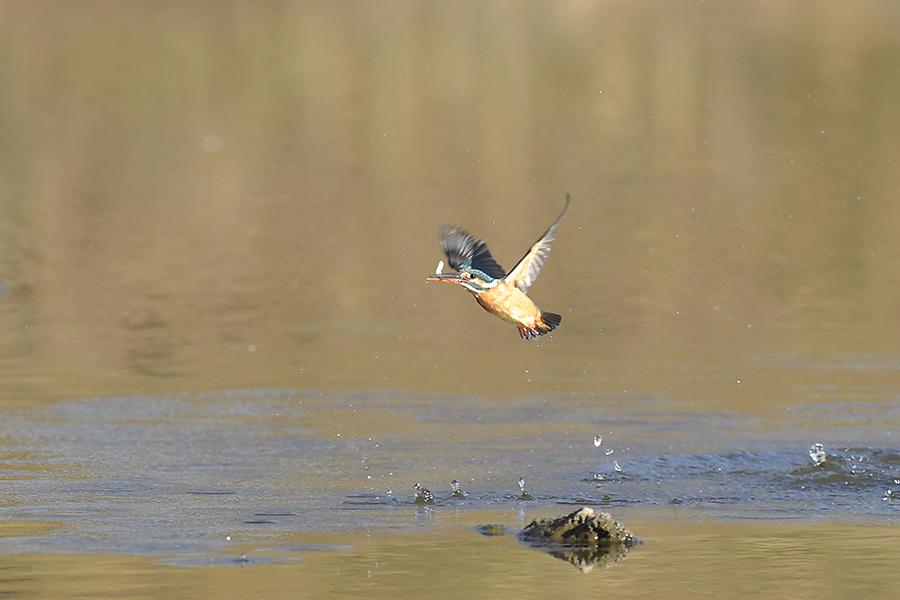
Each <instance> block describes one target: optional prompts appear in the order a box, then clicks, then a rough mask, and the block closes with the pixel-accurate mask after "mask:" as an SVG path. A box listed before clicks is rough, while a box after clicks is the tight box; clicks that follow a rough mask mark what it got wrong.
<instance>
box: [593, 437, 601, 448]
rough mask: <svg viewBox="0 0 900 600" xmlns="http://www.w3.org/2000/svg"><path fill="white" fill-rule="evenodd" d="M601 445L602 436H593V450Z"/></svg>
mask: <svg viewBox="0 0 900 600" xmlns="http://www.w3.org/2000/svg"><path fill="white" fill-rule="evenodd" d="M602 443H603V436H602V435H595V436H594V447H595V448H599V447H600V444H602Z"/></svg>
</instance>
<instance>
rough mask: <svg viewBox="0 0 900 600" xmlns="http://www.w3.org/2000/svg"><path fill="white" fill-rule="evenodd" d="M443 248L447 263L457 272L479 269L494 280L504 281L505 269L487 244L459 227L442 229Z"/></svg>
mask: <svg viewBox="0 0 900 600" xmlns="http://www.w3.org/2000/svg"><path fill="white" fill-rule="evenodd" d="M441 248H443V249H444V254H446V255H447V262H448V263H449V264H450V266H451V267H453V268H454V269H456V270H457V271H462V270H463V269H466V268H473V269H478V270H479V271H481V272H483V273H486V274H487V275H489V276H491V277H493V278H494V279H502V278H503V276H504V275H506V271H504V270H503V267H501V266H500V265H498V264H497V261H495V260H494V257H493V256H491V251H490V250H488V247H487V244H485V243H484V241H483V240H479V239H478V238H477V237H475V236H473V235H470V234H469V233H467V232H466V231H465V230H463V229H460V228H459V227H456V226H454V225H444V226H443V227H441Z"/></svg>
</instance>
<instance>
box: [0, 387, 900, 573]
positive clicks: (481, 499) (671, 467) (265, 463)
mask: <svg viewBox="0 0 900 600" xmlns="http://www.w3.org/2000/svg"><path fill="white" fill-rule="evenodd" d="M815 408H816V407H815V406H813V405H807V406H800V405H795V406H792V407H791V409H792V410H791V411H789V412H787V414H786V418H785V419H784V420H783V421H782V423H781V424H780V425H779V426H778V428H777V430H776V429H772V428H766V427H763V426H761V424H760V423H759V422H757V421H756V420H755V419H754V418H753V417H748V416H746V415H736V414H731V413H728V412H721V411H717V412H709V413H702V412H687V411H683V412H679V411H674V410H670V409H669V410H667V409H666V407H665V406H663V405H662V404H661V403H660V401H659V399H655V398H653V397H649V396H648V397H638V398H626V397H624V396H620V397H578V396H558V397H547V398H527V399H521V400H507V401H505V402H504V403H503V404H502V405H496V406H492V405H491V401H490V400H488V399H484V398H477V397H463V398H451V397H423V396H412V395H397V394H389V393H357V394H336V395H331V394H319V393H303V392H290V391H277V392H266V391H237V392H228V393H221V394H205V395H198V396H161V397H114V398H88V399H73V400H64V401H60V402H58V403H55V404H52V405H50V406H47V407H45V408H42V409H38V410H26V411H20V412H17V413H14V414H12V415H7V416H6V417H5V418H4V419H3V422H2V426H3V430H2V439H3V445H2V460H3V463H2V464H3V472H2V476H3V478H4V479H5V481H6V483H5V484H4V489H5V498H6V505H7V508H6V518H7V519H9V520H14V521H26V520H36V521H42V522H47V523H52V524H54V526H53V527H52V528H50V529H48V530H47V531H46V532H44V533H43V534H40V535H34V536H27V537H7V538H4V539H2V540H0V550H2V551H6V552H45V551H52V552H73V553H75V552H101V553H109V552H127V553H135V554H147V555H157V556H170V555H173V554H174V555H182V554H188V555H209V556H215V555H218V554H221V553H223V552H227V551H228V549H229V545H230V544H231V543H232V540H239V539H244V538H251V539H254V540H256V541H257V543H258V544H260V546H259V549H261V550H276V551H277V550H278V549H279V548H280V547H281V546H283V545H284V544H285V542H284V541H283V540H284V537H285V536H289V535H291V534H296V533H332V534H338V533H351V532H359V531H368V532H378V531H382V532H384V531H409V532H413V531H416V530H418V529H420V528H421V527H422V526H424V525H425V524H426V523H427V524H430V526H432V527H434V526H435V523H434V521H435V516H436V515H440V513H441V512H449V513H456V514H458V513H459V511H463V512H472V513H476V514H477V512H478V511H480V510H494V511H497V510H499V511H501V512H503V511H507V512H508V513H509V515H508V519H507V520H508V522H507V523H506V525H508V526H510V527H513V528H514V527H516V526H521V525H522V524H523V523H520V522H519V521H522V520H523V519H524V518H525V516H526V515H527V516H528V517H534V516H540V514H542V513H547V514H557V513H559V514H562V513H564V512H568V511H570V510H574V509H575V508H577V507H580V506H591V507H595V508H597V509H602V510H607V511H610V512H612V513H613V514H618V515H621V517H622V518H623V519H625V520H626V521H627V519H628V517H631V518H635V516H637V515H641V514H642V512H641V511H649V512H650V513H652V514H656V513H658V512H659V511H661V510H662V511H664V510H666V509H678V510H679V511H680V512H682V513H684V512H689V513H692V514H694V515H698V516H701V517H702V518H713V519H761V520H783V519H789V520H799V521H804V522H813V523H815V522H820V521H827V520H834V521H839V522H842V523H866V522H871V521H886V522H892V521H893V520H894V519H896V517H897V510H900V504H898V502H900V499H898V498H897V497H896V496H894V495H892V494H894V491H893V490H898V491H900V450H898V448H897V446H896V445H892V444H891V443H890V442H891V437H892V432H893V431H894V429H893V425H894V424H897V423H898V422H900V409H898V408H897V406H896V405H895V404H893V403H888V404H881V405H869V406H860V405H858V404H856V405H853V406H849V405H845V406H840V405H838V406H835V405H830V407H829V409H828V411H827V414H825V415H824V419H823V420H822V427H821V428H820V429H819V430H818V433H817V437H811V436H810V433H809V431H808V430H807V429H806V428H805V427H803V428H799V427H798V426H797V425H798V423H800V422H802V423H804V424H805V423H807V422H808V418H809V417H808V411H810V410H813V409H815ZM792 414H796V415H797V419H796V420H793V421H792V419H791V415H792ZM836 415H840V421H841V426H840V427H837V428H836V427H834V426H833V424H827V423H825V422H827V421H828V420H829V419H830V418H831V417H832V416H836ZM876 423H878V424H880V425H878V426H876V425H875V424H876ZM847 429H852V430H857V429H861V430H862V431H864V432H865V435H863V436H860V437H862V438H863V439H864V440H867V441H868V442H871V444H867V445H859V444H857V445H852V446H848V445H846V443H844V444H841V443H839V440H840V435H841V431H846V430H847ZM879 438H880V439H879ZM820 440H824V441H825V444H824V452H825V455H826V456H825V458H824V460H822V462H821V464H816V462H815V461H814V460H813V458H811V456H810V447H811V445H812V444H813V443H816V442H820ZM598 444H599V445H598ZM519 478H522V479H523V480H524V482H523V484H524V489H521V488H520V487H519V485H518V480H519ZM454 479H455V480H458V482H459V484H460V491H461V492H463V493H464V494H465V495H464V497H453V490H452V489H451V486H450V482H451V481H452V480H454ZM416 482H420V483H421V485H423V486H424V487H425V488H427V489H429V490H431V491H432V493H433V494H434V498H435V502H434V504H433V505H429V506H428V507H427V512H424V513H423V512H422V511H423V510H425V509H426V507H422V506H419V505H416V503H415V493H414V491H413V486H414V484H415V483H416ZM523 492H524V494H527V496H525V497H526V498H527V500H523ZM457 496H460V494H457ZM417 511H418V512H417ZM413 513H416V514H417V515H418V516H417V517H416V518H411V515H412V514H413ZM423 518H424V519H425V520H426V521H425V522H423V521H422V519H423ZM437 522H438V523H440V522H441V520H440V519H437ZM626 524H627V523H626ZM447 526H449V525H446V524H445V525H437V526H436V527H437V529H438V530H441V529H442V528H444V527H447ZM635 533H636V535H638V537H639V536H640V533H641V532H640V531H637V532H635Z"/></svg>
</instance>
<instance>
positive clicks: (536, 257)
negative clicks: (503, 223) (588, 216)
mask: <svg viewBox="0 0 900 600" xmlns="http://www.w3.org/2000/svg"><path fill="white" fill-rule="evenodd" d="M567 212H569V195H568V194H566V206H565V207H564V208H563V210H562V212H561V213H560V214H559V217H557V219H556V221H554V222H553V225H551V226H550V228H549V229H547V233H545V234H544V235H543V236H542V237H541V239H539V240H538V241H536V242H535V243H534V245H533V246H532V247H531V250H529V251H528V254H526V255H525V256H523V257H522V260H520V261H519V264H517V265H516V266H515V267H514V268H513V270H512V271H510V272H509V275H507V276H506V281H508V282H509V283H512V284H513V285H515V286H516V287H517V288H519V290H521V291H522V292H523V293H524V292H527V291H528V287H529V286H530V285H531V284H532V283H534V280H535V279H537V276H538V273H540V272H541V267H543V266H544V261H545V260H547V255H548V254H550V246H552V245H553V241H554V240H555V239H556V230H557V228H558V227H559V224H560V223H562V220H563V218H565V216H566V213H567Z"/></svg>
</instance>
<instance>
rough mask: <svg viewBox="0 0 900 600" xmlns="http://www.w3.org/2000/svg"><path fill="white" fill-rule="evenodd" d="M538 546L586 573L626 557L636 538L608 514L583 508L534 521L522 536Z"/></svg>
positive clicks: (523, 531)
mask: <svg viewBox="0 0 900 600" xmlns="http://www.w3.org/2000/svg"><path fill="white" fill-rule="evenodd" d="M519 537H520V538H522V539H523V540H525V541H526V542H530V543H531V544H532V545H534V546H535V547H538V548H541V549H542V550H546V551H548V552H549V553H550V554H551V555H552V556H555V557H556V558H561V559H562V560H567V561H569V562H570V563H572V564H573V565H575V566H576V567H578V568H579V569H581V570H582V571H583V572H585V573H587V572H588V571H590V570H591V569H593V568H594V566H596V565H598V564H599V565H603V566H607V565H609V564H612V563H614V562H618V561H620V560H622V559H623V558H625V555H626V554H628V549H629V548H630V547H631V546H632V545H633V544H634V541H635V540H634V536H633V535H632V534H631V532H630V531H628V530H627V529H625V527H624V526H623V525H622V524H620V523H617V522H616V521H615V519H613V518H612V516H611V515H610V514H609V513H605V512H603V513H599V514H594V511H593V510H591V509H590V508H582V509H581V510H578V511H575V512H573V513H572V514H570V515H566V516H564V517H559V518H557V519H549V518H545V519H535V520H534V521H532V522H531V524H530V525H528V526H527V527H526V528H525V529H523V530H522V532H521V533H520V534H519Z"/></svg>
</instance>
